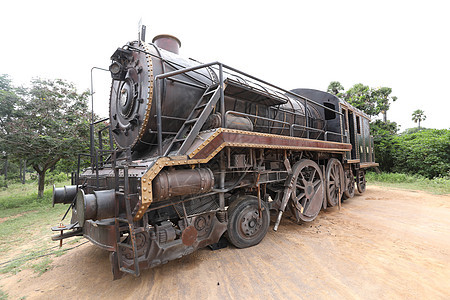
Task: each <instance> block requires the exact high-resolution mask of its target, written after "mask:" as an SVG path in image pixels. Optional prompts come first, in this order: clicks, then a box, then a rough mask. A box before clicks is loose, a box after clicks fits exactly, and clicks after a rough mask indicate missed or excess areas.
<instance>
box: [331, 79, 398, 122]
mask: <svg viewBox="0 0 450 300" xmlns="http://www.w3.org/2000/svg"><path fill="white" fill-rule="evenodd" d="M327 91H328V92H329V93H331V94H333V95H336V96H338V97H339V98H343V99H344V100H346V101H347V102H348V103H350V104H351V105H353V106H354V107H356V108H358V109H360V110H362V111H363V112H365V113H366V114H368V115H369V116H376V115H379V114H380V113H381V114H383V121H384V122H385V123H386V122H387V111H388V110H389V107H390V103H391V101H392V102H394V101H396V100H397V97H396V96H391V93H392V89H391V88H389V87H379V88H371V87H369V86H367V85H364V84H362V83H357V84H355V85H353V86H352V87H351V88H350V89H349V90H348V91H346V92H344V87H343V86H342V85H341V83H340V82H339V81H332V82H330V84H329V85H328V88H327Z"/></svg>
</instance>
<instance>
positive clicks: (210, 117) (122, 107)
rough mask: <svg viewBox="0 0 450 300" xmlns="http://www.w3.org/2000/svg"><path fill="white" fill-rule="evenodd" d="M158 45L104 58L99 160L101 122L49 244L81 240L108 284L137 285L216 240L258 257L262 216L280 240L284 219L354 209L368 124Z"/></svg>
mask: <svg viewBox="0 0 450 300" xmlns="http://www.w3.org/2000/svg"><path fill="white" fill-rule="evenodd" d="M162 38H163V39H164V43H161V44H159V45H158V43H157V42H155V43H145V42H144V41H136V42H131V43H129V44H127V45H126V46H125V47H124V48H119V49H118V50H117V51H116V52H115V53H114V55H113V56H112V60H113V63H112V65H111V67H110V71H111V74H112V77H113V85H112V92H111V99H110V101H111V102H110V103H111V104H110V105H111V117H110V118H109V119H110V124H109V125H108V126H105V127H103V128H101V129H100V131H99V135H98V137H99V143H98V145H99V147H98V148H96V147H95V143H94V142H93V139H94V127H95V126H96V125H98V124H101V122H103V121H105V120H101V121H97V122H93V123H92V124H91V152H90V154H88V155H86V156H89V157H90V158H91V167H90V168H88V169H86V170H84V171H83V172H80V169H79V167H78V172H77V173H76V176H75V177H74V178H73V182H72V185H71V186H66V187H64V188H57V189H54V193H53V202H54V203H65V204H70V207H69V209H70V208H72V220H71V224H69V225H67V226H58V227H54V228H52V229H53V230H54V231H58V232H60V234H58V235H55V236H54V237H53V239H54V240H62V239H64V238H68V237H71V236H76V235H82V236H84V237H86V238H87V239H89V240H90V241H91V242H92V243H94V244H95V245H97V246H99V247H101V248H103V249H105V250H108V251H110V252H111V262H112V270H113V277H114V279H118V278H121V277H122V276H123V275H124V274H125V273H130V274H133V275H136V276H139V274H140V272H141V270H142V269H146V268H150V267H154V266H156V265H159V264H163V263H166V262H168V261H170V260H173V259H176V258H179V257H182V256H183V255H187V254H190V253H192V252H193V251H195V250H196V249H198V248H201V247H205V246H207V245H211V244H215V243H218V242H219V239H220V238H221V237H222V235H224V234H226V236H227V238H228V240H229V241H230V242H231V243H232V244H233V245H234V246H236V247H237V248H245V247H250V246H253V245H256V244H258V243H259V242H260V241H261V240H262V239H263V238H264V236H265V234H266V232H267V230H268V228H269V225H270V218H271V213H272V214H273V217H274V230H277V229H278V227H279V224H280V221H281V218H282V215H283V213H290V214H291V215H292V216H293V217H294V218H295V219H296V220H297V222H309V221H312V220H314V219H315V218H316V217H317V215H318V213H319V212H320V210H321V209H326V208H327V207H331V206H336V205H340V203H341V198H342V197H344V198H351V197H353V195H354V193H355V182H356V186H357V190H358V192H360V193H363V192H364V191H365V186H366V180H365V170H366V169H367V168H369V167H375V166H377V165H378V164H377V163H376V162H375V157H374V152H373V138H372V137H371V136H370V134H369V127H368V126H369V121H370V119H369V117H368V116H367V115H365V114H364V113H363V112H361V111H359V110H358V109H356V108H354V107H352V106H351V105H350V104H348V103H347V102H345V101H343V100H340V99H338V98H337V97H335V96H333V95H331V94H328V93H325V92H320V91H316V90H310V89H297V90H293V91H288V90H285V89H283V88H280V87H278V86H275V85H273V84H271V83H269V82H266V81H263V80H261V79H259V78H256V77H254V76H251V75H249V74H246V73H244V72H242V71H239V70H237V69H234V68H232V67H230V66H227V65H225V64H222V63H220V62H212V63H209V64H201V63H198V62H192V61H189V62H188V63H185V62H184V61H181V62H180V60H178V56H176V55H174V54H171V53H169V51H165V50H164V48H163V47H164V45H165V44H167V43H169V44H170V47H169V48H168V49H167V50H170V51H172V50H171V47H173V43H171V42H173V39H172V40H171V37H170V36H167V35H164V36H162ZM175 42H177V43H178V44H179V41H178V40H177V39H176V40H175ZM158 46H160V47H158ZM150 47H153V49H152V50H150ZM172 52H175V53H176V52H177V51H172ZM142 61H144V62H145V64H144V63H143V62H142ZM157 63H158V64H160V67H159V70H157V66H156V64H157ZM143 65H144V68H146V69H145V70H143V68H142V66H143ZM124 66H126V67H124ZM170 69H172V71H170ZM158 73H159V74H158ZM154 74H158V75H156V76H154ZM142 78H143V79H142ZM205 78H207V79H205ZM119 90H120V91H119ZM142 95H146V98H145V97H143V96H142ZM192 99H194V100H192ZM171 101H172V102H171ZM178 101H183V103H182V104H183V105H185V106H186V107H188V106H189V108H188V109H184V108H185V107H184V106H183V107H174V105H175V106H176V105H177V103H178ZM188 102H189V103H188ZM167 103H169V104H170V105H169V104H167ZM183 110H186V111H183ZM180 116H182V117H180ZM103 131H108V132H109V145H110V149H103V141H102V132H103ZM113 140H114V141H115V144H116V148H114V143H113ZM81 156H82V155H79V156H78V161H79V164H80V158H81ZM105 156H108V158H107V159H106V160H105V161H104V157H105Z"/></svg>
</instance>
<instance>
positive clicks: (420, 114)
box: [412, 109, 427, 129]
mask: <svg viewBox="0 0 450 300" xmlns="http://www.w3.org/2000/svg"><path fill="white" fill-rule="evenodd" d="M426 118H427V116H425V112H424V111H423V110H421V109H416V110H415V111H414V112H413V113H412V120H413V121H414V123H417V122H418V123H419V126H418V127H419V129H420V122H422V121H425V119H426Z"/></svg>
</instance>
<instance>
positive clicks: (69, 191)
mask: <svg viewBox="0 0 450 300" xmlns="http://www.w3.org/2000/svg"><path fill="white" fill-rule="evenodd" d="M76 195H77V186H76V185H66V186H64V187H60V188H57V187H55V185H53V197H52V203H53V206H55V203H63V204H70V203H72V202H73V200H74V199H75V197H76Z"/></svg>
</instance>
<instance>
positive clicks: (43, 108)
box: [0, 79, 89, 197]
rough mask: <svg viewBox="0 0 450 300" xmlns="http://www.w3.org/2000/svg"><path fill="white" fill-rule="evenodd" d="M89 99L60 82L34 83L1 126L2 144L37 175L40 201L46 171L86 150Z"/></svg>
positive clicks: (68, 84) (44, 81)
mask: <svg viewBox="0 0 450 300" xmlns="http://www.w3.org/2000/svg"><path fill="white" fill-rule="evenodd" d="M88 95H89V93H88V92H87V91H86V92H84V93H81V94H79V93H78V92H77V90H76V88H75V87H74V85H73V84H71V83H68V82H66V81H64V80H61V79H56V80H43V79H33V80H32V81H31V88H29V89H27V90H25V91H24V97H23V99H22V100H21V101H19V102H18V103H17V104H16V105H15V107H14V109H13V111H12V112H11V117H9V118H10V119H9V122H8V123H7V124H4V127H5V131H6V132H7V134H3V136H0V138H1V139H2V144H4V147H5V148H6V151H7V152H8V153H13V154H14V156H15V157H16V158H20V159H25V160H26V161H27V162H28V164H29V165H30V166H32V167H33V169H34V170H35V171H36V172H37V173H38V177H39V180H38V196H39V197H42V196H43V192H44V183H45V173H46V172H47V170H49V169H50V168H52V167H54V166H55V164H56V163H57V162H58V161H60V160H61V159H64V158H69V157H75V155H76V154H77V153H79V152H84V151H85V149H86V148H87V147H88V144H89V122H88V118H89V113H88V108H87V98H88Z"/></svg>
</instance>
